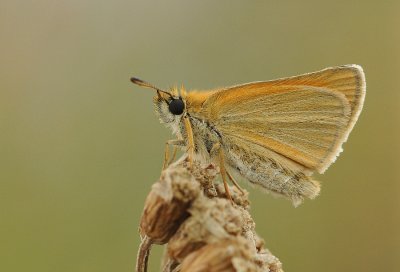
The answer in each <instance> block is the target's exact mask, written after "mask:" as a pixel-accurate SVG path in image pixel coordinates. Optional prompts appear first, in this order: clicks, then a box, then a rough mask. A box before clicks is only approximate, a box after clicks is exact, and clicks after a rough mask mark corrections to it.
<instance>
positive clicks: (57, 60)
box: [0, 0, 400, 272]
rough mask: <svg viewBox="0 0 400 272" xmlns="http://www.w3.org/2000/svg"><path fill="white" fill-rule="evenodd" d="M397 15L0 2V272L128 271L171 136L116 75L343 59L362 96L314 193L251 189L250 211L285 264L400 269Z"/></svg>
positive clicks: (189, 79) (361, 6) (258, 5)
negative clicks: (293, 197)
mask: <svg viewBox="0 0 400 272" xmlns="http://www.w3.org/2000/svg"><path fill="white" fill-rule="evenodd" d="M399 26H400V4H399V1H381V2H379V1H361V0H359V1H325V2H324V1H290V2H289V1H237V0H223V1H209V0H207V1H183V0H181V1H178V0H174V1H132V0H131V1H127V0H122V1H103V0H98V1H89V0H87V1H80V0H79V1H78V0H71V1H50V0H39V1H11V0H8V1H7V0H6V1H4V0H3V1H1V2H0V271H41V272H43V271H60V272H64V271H133V270H134V265H135V257H136V250H137V247H138V243H139V235H138V231H137V229H138V222H139V218H140V214H141V211H142V208H143V202H144V199H145V197H146V194H147V193H148V192H149V190H150V187H151V185H152V183H153V182H154V181H155V180H156V179H157V178H158V176H159V172H160V167H161V163H162V157H163V147H164V142H165V140H167V139H170V138H172V136H171V134H170V132H169V131H168V130H167V129H166V128H164V127H163V126H162V125H160V124H159V123H158V120H157V118H156V116H155V115H154V114H153V105H152V96H153V93H152V92H151V91H149V90H144V89H141V88H139V87H137V86H134V85H132V84H131V83H130V82H129V77H130V76H132V75H135V76H138V77H140V78H143V79H145V80H147V81H150V82H152V83H154V84H155V85H157V86H160V87H161V88H167V87H169V86H171V85H174V84H179V85H180V84H182V83H183V84H185V86H186V87H187V88H189V89H190V88H197V89H207V88H213V87H220V86H228V85H232V84H239V83H245V82H249V81H255V80H268V79H274V78H277V77H283V76H290V75H296V74H299V73H304V72H311V71H315V70H319V69H322V68H325V67H327V66H334V65H341V64H350V63H357V64H360V65H362V66H363V67H364V69H365V73H366V78H367V97H366V102H365V105H364V110H363V112H362V114H361V116H360V119H359V122H358V123H357V125H356V126H355V129H354V131H353V132H352V134H351V136H350V138H349V141H348V142H347V143H346V144H345V146H344V149H345V152H344V153H343V154H342V155H341V157H340V158H339V159H338V160H337V162H336V163H335V164H334V165H333V166H331V167H330V169H329V170H328V171H327V173H326V174H325V175H323V176H318V179H320V180H322V181H323V183H322V185H323V188H322V192H321V195H320V196H319V197H318V198H317V199H316V200H314V201H306V202H305V204H303V205H302V206H300V207H299V208H296V209H295V208H293V207H292V205H291V204H290V203H289V202H288V201H286V200H283V199H275V198H273V197H271V196H269V195H266V194H264V193H261V192H258V191H257V190H254V189H250V191H251V194H250V198H251V201H252V214H253V216H254V218H255V220H256V223H257V231H258V232H259V233H260V234H261V236H262V237H263V238H264V239H265V240H266V243H267V246H268V247H269V248H270V249H271V250H272V251H273V253H274V254H276V256H278V257H279V258H280V260H281V261H282V262H283V264H284V269H285V271H327V272H329V271H399V266H400V234H399V233H400V232H399V229H400V216H399V212H400V200H399V196H400V184H399V181H400V180H399V167H400V164H399V162H398V156H399V154H400V152H399V151H400V146H399V145H400V144H399V139H400V127H399V125H400V122H399V121H400V112H399V106H400V90H399V88H400V83H399V79H400V32H399ZM242 184H243V182H242ZM244 187H246V185H245V184H244ZM247 188H248V187H247ZM153 253H154V254H152V256H151V258H150V262H151V267H150V271H158V267H159V258H160V255H161V253H162V247H160V246H156V247H154V250H153Z"/></svg>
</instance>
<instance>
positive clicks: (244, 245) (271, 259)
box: [136, 159, 282, 272]
mask: <svg viewBox="0 0 400 272" xmlns="http://www.w3.org/2000/svg"><path fill="white" fill-rule="evenodd" d="M217 174H218V168H217V167H214V166H213V165H208V166H201V165H199V164H197V163H195V164H194V165H193V167H192V168H191V170H190V171H189V170H188V169H187V162H186V161H185V160H183V159H181V160H179V161H178V162H176V163H174V164H173V165H171V166H169V167H168V168H167V169H166V170H164V171H163V172H162V174H161V177H160V180H159V181H158V182H156V183H155V184H154V185H153V186H152V189H151V191H150V193H149V195H148V196H147V199H146V202H145V207H144V211H143V215H142V218H141V222H140V234H141V237H142V243H141V245H140V248H139V252H138V258H137V265H136V271H138V272H145V271H147V263H148V258H149V253H150V248H151V245H152V244H165V245H166V253H165V255H164V259H163V265H162V271H164V272H178V271H181V272H187V271H191V272H200V271H202V272H203V271H204V272H206V271H210V272H212V271H215V272H217V271H271V272H281V271H282V265H281V263H280V262H279V260H278V258H276V257H275V256H274V255H272V254H271V252H269V250H267V249H266V248H264V242H263V240H262V239H261V238H260V237H259V236H258V235H257V234H256V232H255V223H254V221H253V219H252V218H251V215H250V213H249V208H250V205H249V202H248V199H247V192H246V191H244V192H241V191H239V190H238V189H237V188H236V187H234V186H229V190H230V192H231V195H232V199H233V202H234V203H232V202H231V201H229V200H228V199H227V195H226V192H225V189H224V187H223V186H222V185H221V184H218V185H215V184H214V183H213V181H214V179H215V176H216V175H217Z"/></svg>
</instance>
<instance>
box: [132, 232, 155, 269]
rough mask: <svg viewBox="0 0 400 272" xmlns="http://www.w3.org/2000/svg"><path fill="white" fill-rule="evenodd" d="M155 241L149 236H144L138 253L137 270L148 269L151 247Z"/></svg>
mask: <svg viewBox="0 0 400 272" xmlns="http://www.w3.org/2000/svg"><path fill="white" fill-rule="evenodd" d="M152 244H153V242H152V241H151V239H150V238H149V237H147V236H144V237H143V238H142V241H141V243H140V245H139V250H138V254H137V258H136V259H137V262H136V271H147V264H148V260H149V254H150V249H151V246H152Z"/></svg>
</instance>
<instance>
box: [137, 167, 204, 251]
mask: <svg viewBox="0 0 400 272" xmlns="http://www.w3.org/2000/svg"><path fill="white" fill-rule="evenodd" d="M199 193H200V186H199V184H198V183H197V182H195V179H194V177H193V176H192V175H190V173H189V172H188V171H187V170H186V169H184V168H168V169H167V170H166V171H164V172H163V174H162V177H161V179H160V181H159V182H157V183H155V184H154V185H153V186H152V189H151V192H150V193H149V195H148V196H147V198H146V202H145V207H144V211H143V214H142V218H141V221H140V234H141V235H142V236H147V237H149V238H150V239H151V240H152V242H153V243H156V244H164V243H166V242H168V240H169V239H170V237H171V236H172V235H174V233H175V232H176V230H177V229H178V227H179V226H180V225H181V223H182V222H183V221H184V220H185V219H186V218H187V217H188V216H189V213H188V212H187V209H188V207H189V206H190V203H191V202H192V201H193V199H195V198H196V197H197V195H198V194H199Z"/></svg>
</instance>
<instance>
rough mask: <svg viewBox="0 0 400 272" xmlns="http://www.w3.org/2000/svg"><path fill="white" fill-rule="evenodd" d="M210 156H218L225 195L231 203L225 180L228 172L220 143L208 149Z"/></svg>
mask: <svg viewBox="0 0 400 272" xmlns="http://www.w3.org/2000/svg"><path fill="white" fill-rule="evenodd" d="M210 156H211V157H217V158H218V163H219V172H220V174H221V177H222V181H223V182H224V188H225V193H226V196H227V198H228V199H229V200H230V201H231V202H232V203H234V202H233V199H232V195H231V192H230V191H229V187H228V181H227V176H228V177H229V178H230V174H229V173H228V172H227V171H226V168H225V157H224V153H223V150H222V148H221V144H220V143H215V144H214V145H213V147H212V148H211V151H210Z"/></svg>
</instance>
